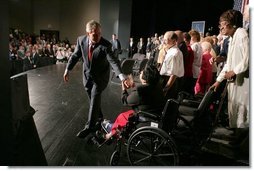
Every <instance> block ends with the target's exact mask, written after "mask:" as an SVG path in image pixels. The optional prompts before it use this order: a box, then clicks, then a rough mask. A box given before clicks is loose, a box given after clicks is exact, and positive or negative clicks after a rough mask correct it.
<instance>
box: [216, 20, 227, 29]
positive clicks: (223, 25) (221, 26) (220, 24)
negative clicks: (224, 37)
mask: <svg viewBox="0 0 254 171" xmlns="http://www.w3.org/2000/svg"><path fill="white" fill-rule="evenodd" d="M228 25H229V23H228V22H225V21H222V22H220V23H219V25H218V28H219V29H222V28H224V27H227V26H228Z"/></svg>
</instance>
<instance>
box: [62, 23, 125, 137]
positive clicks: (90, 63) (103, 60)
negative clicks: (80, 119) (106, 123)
mask: <svg viewBox="0 0 254 171" xmlns="http://www.w3.org/2000/svg"><path fill="white" fill-rule="evenodd" d="M86 32H87V35H83V36H80V37H78V39H77V44H76V48H75V50H74V52H73V54H72V55H71V57H70V58H69V61H68V63H67V66H66V70H65V72H64V75H63V77H64V81H65V82H67V81H68V80H69V72H70V70H72V68H73V67H74V66H75V64H76V63H77V62H78V61H79V59H80V58H81V57H82V58H83V61H84V62H83V84H84V86H85V89H86V91H87V94H88V96H89V98H90V108H89V114H88V121H87V123H86V125H85V128H84V129H83V130H81V131H80V132H79V133H78V134H77V136H78V137H79V138H85V137H86V136H87V135H88V134H89V133H91V132H94V131H96V129H98V125H99V123H100V121H101V120H102V119H103V114H102V112H101V93H102V91H103V90H104V89H105V88H106V87H107V84H108V82H109V75H110V70H111V67H110V65H111V66H112V68H113V69H114V71H115V73H116V74H117V75H118V76H119V78H120V79H121V81H122V82H123V84H124V85H125V86H126V87H127V88H128V87H129V86H130V81H129V80H128V79H125V78H126V77H125V76H124V75H123V74H122V73H121V68H120V62H119V60H118V59H117V58H115V57H114V54H113V52H112V44H111V43H110V42H109V41H108V40H106V39H104V38H103V37H101V25H100V24H99V23H98V22H96V21H94V20H91V21H89V22H88V23H87V24H86Z"/></svg>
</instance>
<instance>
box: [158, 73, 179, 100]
mask: <svg viewBox="0 0 254 171" xmlns="http://www.w3.org/2000/svg"><path fill="white" fill-rule="evenodd" d="M161 79H162V86H163V87H165V85H166V84H167V82H168V80H169V76H164V75H162V76H161ZM178 92H179V78H176V80H175V82H174V83H173V85H172V87H171V88H170V89H169V90H168V92H167V94H166V96H165V97H166V99H177V95H178Z"/></svg>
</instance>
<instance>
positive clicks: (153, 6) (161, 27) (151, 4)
mask: <svg viewBox="0 0 254 171" xmlns="http://www.w3.org/2000/svg"><path fill="white" fill-rule="evenodd" d="M233 4H234V0H173V1H169V0H156V1H154V0H134V1H133V3H132V21H131V36H132V37H134V38H136V39H138V38H139V37H144V38H146V37H148V36H152V35H154V33H158V34H159V35H161V34H164V33H165V31H168V30H177V29H180V30H182V31H189V30H190V29H191V23H192V21H206V26H205V32H207V31H208V29H209V31H210V32H211V33H212V34H218V21H219V17H220V15H221V14H222V12H224V11H226V10H228V9H232V8H233Z"/></svg>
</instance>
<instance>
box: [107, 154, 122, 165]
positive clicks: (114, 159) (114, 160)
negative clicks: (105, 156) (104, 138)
mask: <svg viewBox="0 0 254 171" xmlns="http://www.w3.org/2000/svg"><path fill="white" fill-rule="evenodd" d="M119 160H120V152H119V151H117V150H116V151H114V152H113V153H112V155H111V157H110V161H109V164H110V166H117V165H118V162H119Z"/></svg>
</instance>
